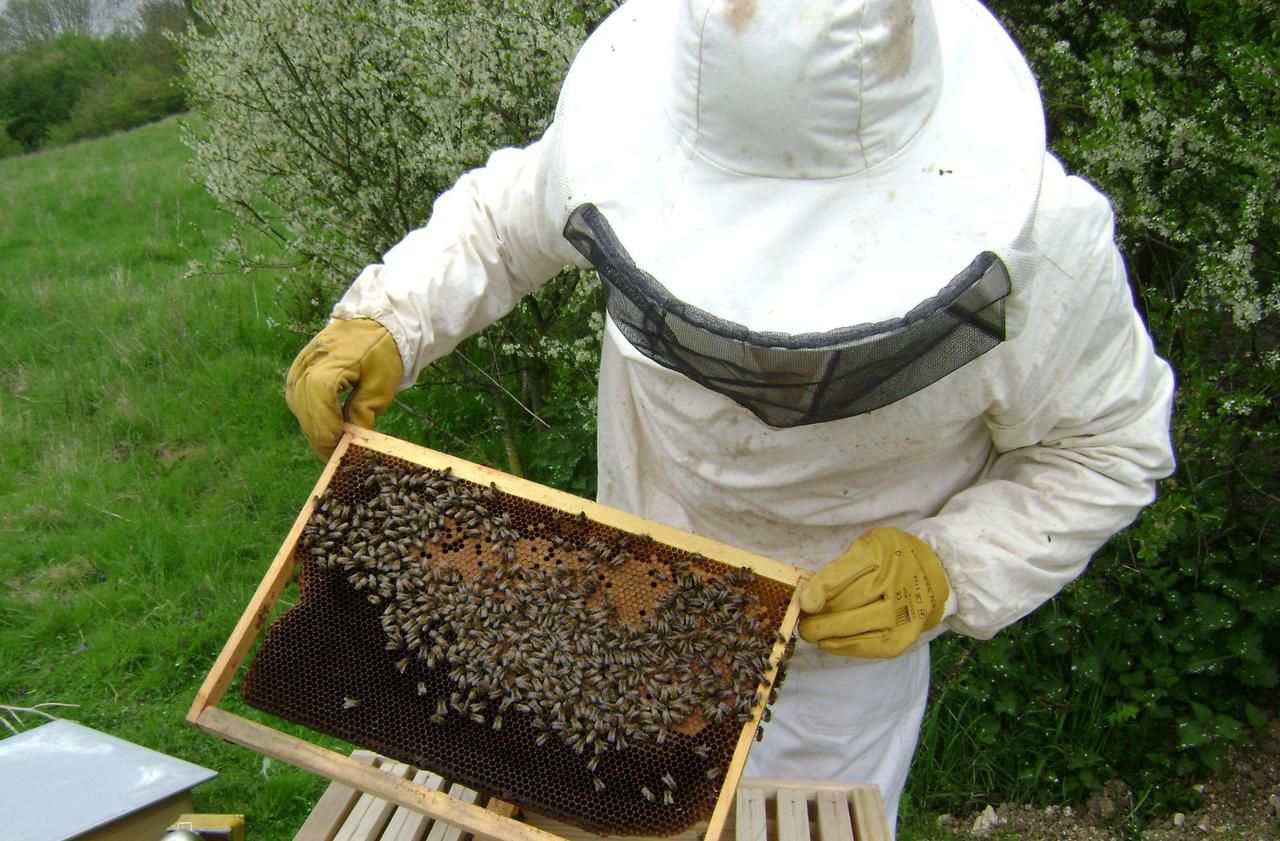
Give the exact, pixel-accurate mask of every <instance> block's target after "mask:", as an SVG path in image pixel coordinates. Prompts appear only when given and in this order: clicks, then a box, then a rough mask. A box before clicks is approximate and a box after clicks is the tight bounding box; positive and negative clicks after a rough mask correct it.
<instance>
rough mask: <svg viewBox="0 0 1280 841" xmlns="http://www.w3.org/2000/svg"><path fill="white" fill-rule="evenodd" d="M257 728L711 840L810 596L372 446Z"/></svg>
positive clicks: (593, 818)
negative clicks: (746, 732) (266, 726)
mask: <svg viewBox="0 0 1280 841" xmlns="http://www.w3.org/2000/svg"><path fill="white" fill-rule="evenodd" d="M294 560H295V562H296V563H297V566H298V569H299V579H298V584H299V597H298V601H297V603H296V604H295V605H294V606H293V607H291V608H290V609H289V610H287V611H286V612H285V613H284V614H282V615H281V616H280V618H279V619H277V620H276V621H275V622H274V623H273V624H272V625H271V626H270V627H269V628H268V629H267V631H266V634H265V635H264V637H263V639H262V642H261V644H260V646H259V648H258V650H257V652H256V653H255V655H254V657H253V660H252V662H251V664H250V667H249V669H248V671H247V672H246V674H245V676H244V680H243V682H242V685H241V693H242V695H243V697H244V698H245V700H246V701H247V702H248V703H249V704H250V705H251V706H254V707H256V708H258V709H261V710H264V711H266V712H270V713H272V714H275V715H278V716H280V717H282V718H285V719H288V720H290V721H294V722H298V723H301V724H304V725H306V726H308V727H311V728H313V729H315V730H318V731H320V732H323V733H327V734H330V735H333V736H337V737H339V738H342V739H345V740H347V741H350V742H353V743H355V744H358V745H361V746H364V747H367V748H369V749H372V750H375V751H377V752H379V753H382V754H383V755H385V756H388V757H391V758H393V759H396V760H399V761H402V762H406V763H409V764H411V765H414V766H417V767H421V768H428V769H431V770H433V771H436V772H437V773H440V774H441V775H443V776H445V777H447V778H449V779H452V780H456V781H458V782H461V783H463V784H465V785H467V786H470V787H472V788H475V789H477V790H480V791H483V792H485V793H487V794H489V795H492V796H496V797H499V798H502V799H504V800H508V801H510V802H513V803H516V804H518V805H520V806H524V807H527V808H529V809H531V810H533V811H536V812H539V813H542V814H545V815H549V816H551V817H555V818H559V819H561V820H564V821H566V822H568V823H571V824H574V825H576V826H580V827H583V828H585V829H588V830H591V831H594V832H600V833H602V834H615V835H640V834H644V835H668V834H674V833H677V832H680V831H682V830H684V829H686V828H688V827H689V826H691V825H693V824H695V823H697V822H699V821H701V820H705V819H707V818H708V817H709V816H710V814H711V811H712V808H713V806H714V805H715V802H716V800H717V798H718V796H719V793H720V786H721V785H722V784H723V778H724V772H725V769H726V768H727V766H728V765H729V763H730V761H731V759H732V756H733V752H734V750H735V748H736V746H737V742H738V739H739V736H740V735H741V733H742V731H743V728H744V727H745V726H747V725H748V724H749V722H750V721H751V720H752V719H753V716H754V715H755V712H756V710H757V709H758V708H759V706H760V705H761V704H763V703H764V702H765V701H766V700H767V698H766V697H765V693H766V692H767V686H766V687H763V688H762V680H763V678H764V676H765V674H766V673H767V672H768V670H769V669H770V668H771V667H772V666H773V665H774V664H773V662H772V661H771V658H772V657H773V654H774V651H775V647H776V645H777V643H778V642H779V628H780V627H781V625H782V620H783V616H784V614H785V612H786V609H787V605H788V603H789V600H790V598H791V596H792V593H793V588H792V587H790V586H788V585H787V584H784V583H781V582H778V581H775V580H773V579H771V578H767V577H764V576H760V575H757V574H756V573H754V572H753V571H751V570H750V569H746V568H742V567H737V566H733V565H729V564H725V563H722V562H720V561H717V560H714V559H710V558H706V557H703V556H702V555H699V554H696V553H692V552H688V551H685V550H683V549H679V548H676V547H673V546H670V545H667V544H664V543H662V542H661V541H658V540H655V539H653V538H652V537H649V536H648V535H644V534H632V533H628V532H625V531H622V530H620V529H617V528H615V527H613V526H610V525H606V524H603V523H599V522H596V521H594V520H592V519H591V518H590V517H588V516H587V515H586V514H585V513H584V512H566V511H563V510H560V509H557V508H554V507H552V506H549V505H546V504H544V503H541V502H537V501H534V500H530V499H527V498H525V497H522V496H519V495H517V494H515V493H511V492H508V491H504V490H503V489H502V488H501V487H500V486H498V485H481V484H478V483H476V482H472V481H469V480H466V479H462V478H460V477H458V476H456V475H454V474H453V473H452V472H451V471H450V470H448V469H444V470H437V469H434V468H429V467H425V466H422V465H419V464H415V463H412V462H409V461H406V460H404V459H400V458H397V457H394V456H390V455H387V454H384V453H380V452H377V451H375V450H371V449H366V448H363V447H360V446H356V445H352V446H350V447H348V448H347V450H346V452H345V454H344V455H343V457H342V460H341V462H340V463H339V464H338V466H337V469H336V471H335V472H334V474H333V476H332V479H331V481H330V482H329V483H328V485H327V487H326V488H325V490H324V492H323V493H322V494H321V495H320V496H318V497H317V498H316V499H315V500H314V506H313V510H312V513H311V516H310V519H309V520H308V521H307V523H306V524H305V526H304V528H303V529H302V534H301V537H300V539H299V540H298V542H297V544H296V546H295V548H294Z"/></svg>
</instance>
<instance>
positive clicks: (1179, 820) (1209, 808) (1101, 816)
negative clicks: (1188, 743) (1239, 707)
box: [937, 719, 1280, 841]
mask: <svg viewBox="0 0 1280 841" xmlns="http://www.w3.org/2000/svg"><path fill="white" fill-rule="evenodd" d="M1197 790H1198V791H1199V792H1200V804H1199V806H1197V807H1196V808H1195V809H1194V810H1191V811H1188V812H1186V813H1176V814H1171V815H1160V816H1158V817H1156V818H1153V819H1151V820H1148V821H1147V822H1146V825H1145V827H1143V828H1142V829H1141V830H1136V829H1135V828H1134V827H1133V826H1132V825H1131V824H1129V825H1127V819H1128V816H1129V813H1130V811H1131V808H1132V805H1133V804H1132V800H1133V796H1132V794H1131V793H1130V792H1129V791H1128V789H1127V788H1125V786H1124V785H1123V784H1122V783H1118V782H1116V783H1112V784H1109V785H1108V786H1105V787H1104V788H1103V790H1102V791H1100V792H1098V793H1097V794H1095V795H1094V797H1093V798H1092V799H1090V801H1089V802H1088V804H1086V806H1085V807H1084V808H1083V809H1071V808H1070V807H1060V806H1049V807H1047V808H1038V807H1032V806H1018V805H1010V804H1005V805H1000V806H995V807H993V808H990V809H985V810H982V811H977V812H973V813H970V814H964V815H942V816H939V817H938V819H937V825H938V839H939V840H940V839H944V838H946V839H970V838H984V839H988V840H989V841H1009V840H1010V839H1025V841H1134V839H1141V841H1192V840H1193V839H1195V841H1203V839H1218V838H1222V839H1239V841H1263V839H1276V838H1280V719H1276V720H1273V721H1272V722H1271V724H1270V726H1269V727H1268V730H1267V733H1266V735H1265V736H1264V738H1263V739H1261V740H1260V744H1258V746H1257V747H1255V748H1252V749H1250V750H1239V751H1233V752H1232V753H1231V754H1230V757H1229V761H1228V763H1227V767H1226V768H1225V769H1224V771H1223V772H1222V773H1220V774H1218V775H1216V776H1215V777H1213V778H1210V779H1207V780H1205V782H1204V783H1203V784H1200V785H1198V786H1197ZM983 812H986V817H985V818H984V817H983ZM993 812H994V816H995V821H994V822H992V820H991V814H992V813H993Z"/></svg>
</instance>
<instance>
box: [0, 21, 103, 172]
mask: <svg viewBox="0 0 1280 841" xmlns="http://www.w3.org/2000/svg"><path fill="white" fill-rule="evenodd" d="M127 53H128V41H127V39H124V38H122V37H119V36H114V37H110V38H95V37H92V36H89V35H79V34H66V35H61V36H59V37H57V38H56V39H54V40H52V41H49V42H41V43H38V44H34V45H32V46H29V47H26V48H24V49H22V50H18V51H16V52H12V53H8V54H5V55H3V56H0V118H2V119H4V120H5V121H6V122H7V126H6V132H7V133H8V135H9V137H10V138H12V139H13V140H14V141H17V142H18V143H19V144H20V145H21V146H22V147H23V148H24V149H26V150H28V151H29V150H31V149H35V148H37V147H39V146H40V145H41V144H42V143H43V142H44V141H45V139H46V138H47V137H48V136H49V132H50V131H51V130H52V128H53V126H55V125H57V124H58V123H61V122H64V121H66V120H67V119H68V118H69V117H70V116H71V110H72V109H73V108H74V107H75V104H76V102H77V101H78V100H79V99H80V97H81V95H82V94H83V93H84V91H85V90H87V89H88V88H89V87H91V86H92V85H93V84H94V81H95V80H96V79H99V78H101V77H103V76H107V75H110V74H112V73H114V72H116V71H117V70H118V69H119V68H120V67H121V66H123V64H124V63H125V61H126V59H127Z"/></svg>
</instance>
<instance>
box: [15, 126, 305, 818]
mask: <svg viewBox="0 0 1280 841" xmlns="http://www.w3.org/2000/svg"><path fill="white" fill-rule="evenodd" d="M226 235H227V223H226V222H225V221H224V220H223V219H222V218H221V217H220V216H219V215H218V214H217V213H216V212H215V210H214V206H213V202H212V200H211V199H210V198H209V197H208V196H207V195H206V194H205V192H204V191H203V189H202V188H201V187H199V186H197V185H195V184H193V183H191V181H190V179H189V178H188V176H187V173H186V170H185V150H184V149H183V147H182V145H181V142H180V140H179V128H178V124H177V122H176V121H175V120H168V121H166V122H162V123H159V124H155V125H151V126H148V127H145V128H142V129H138V130H136V131H132V132H129V133H127V134H121V135H116V136H113V137H109V138H105V139H102V140H97V141H92V142H87V143H82V144H78V145H74V146H70V147H65V148H61V149H57V150H52V151H48V152H43V153H39V154H35V155H30V156H25V157H21V158H13V159H7V160H4V161H0V663H3V668H0V704H3V705H7V706H12V707H32V706H34V705H36V704H40V703H46V702H60V703H65V704H75V705H77V706H75V707H74V708H60V709H51V711H52V712H56V713H57V714H59V715H61V716H63V717H65V718H71V719H74V720H77V721H80V722H82V723H84V724H86V725H88V726H91V727H95V728H97V729H99V730H103V731H105V732H108V733H111V734H113V735H116V736H119V737H121V738H124V739H128V740H130V741H133V742H136V743H138V744H141V745H145V746H147V747H150V748H153V749H156V750H159V751H163V752H166V753H169V754H172V755H174V756H178V757H181V758H183V759H187V760H189V761H192V762H196V763H199V764H201V765H205V766H207V767H209V768H212V769H213V770H215V771H217V772H218V777H217V778H216V779H215V780H214V781H211V782H209V783H206V784H204V785H202V786H200V787H199V788H198V789H197V790H196V792H195V796H196V806H197V808H199V809H201V810H205V811H214V812H243V813H245V815H246V817H247V822H248V825H249V827H250V832H251V834H252V836H253V837H254V839H256V840H257V841H269V839H277V838H279V839H284V838H290V837H292V835H293V832H294V830H296V828H297V826H298V824H300V823H301V821H302V819H303V818H304V816H305V814H306V812H307V810H308V809H309V808H310V806H311V805H312V804H313V803H314V800H315V798H316V797H317V796H319V793H320V792H321V790H322V789H323V781H322V780H320V779H319V778H317V777H314V776H312V775H310V774H307V773H305V772H302V771H298V770H295V769H292V768H289V767H287V766H284V765H282V764H280V763H266V764H264V762H263V760H262V758H261V757H260V756H258V755H257V754H254V753H253V752H251V751H248V750H246V749H243V748H239V747H233V746H231V745H228V744H225V743H223V742H222V741H220V740H219V739H216V738H214V737H212V736H209V735H206V734H203V733H201V732H199V731H197V730H196V729H194V728H193V727H191V726H190V725H189V724H187V723H186V721H185V715H186V712H187V709H188V707H189V706H190V704H191V701H192V699H193V697H194V695H195V692H196V689H197V687H198V686H199V685H200V683H201V681H202V680H203V678H204V676H205V674H207V672H208V671H209V668H210V667H211V665H212V663H213V660H214V658H215V657H216V655H217V652H218V651H219V650H220V648H221V646H222V644H223V643H224V642H225V640H226V639H227V637H228V635H229V634H230V632H231V629H232V628H233V626H234V625H235V622H236V620H237V619H238V617H239V614H240V612H241V610H243V608H244V605H245V604H246V603H247V601H248V599H249V596H250V594H251V593H252V592H253V589H254V588H255V587H256V585H257V582H258V581H259V580H260V579H261V577H262V575H263V572H264V571H265V569H266V566H267V564H268V563H269V562H270V560H271V558H272V557H273V555H274V554H275V552H276V549H277V548H278V547H279V545H280V542H281V540H282V539H283V537H284V535H285V534H286V532H287V531H288V528H289V526H290V524H291V522H292V520H293V518H294V516H295V515H296V513H297V511H298V509H299V508H300V507H301V505H302V503H303V501H304V500H305V499H306V495H307V493H308V492H309V491H310V489H311V487H312V485H313V484H314V482H315V480H316V478H317V477H318V475H319V472H320V463H319V462H318V461H317V460H316V459H315V457H314V456H313V455H312V454H311V452H310V450H309V449H308V448H307V446H306V444H305V442H304V441H303V440H302V438H301V437H300V435H299V434H298V432H297V427H296V424H295V423H294V420H293V418H292V416H291V415H290V414H289V412H288V410H287V408H286V407H285V404H284V401H283V399H282V396H281V386H282V383H283V378H284V372H285V370H286V369H287V367H288V364H289V362H290V360H291V359H292V356H293V354H294V353H295V352H296V350H297V348H298V346H299V344H300V342H301V340H300V339H299V338H298V337H297V336H293V335H290V334H288V333H287V332H284V331H281V330H273V329H271V328H270V327H269V326H268V320H267V319H268V317H269V316H270V315H271V313H270V312H269V311H268V309H266V306H267V302H268V301H269V300H270V299H271V297H272V296H271V292H272V289H273V288H274V280H273V279H272V278H270V277H267V276H261V275H249V276H245V275H208V274H203V275H195V276H192V277H186V276H185V275H186V274H187V271H188V264H189V262H190V261H191V260H193V259H194V260H208V259H209V258H210V257H211V255H212V252H213V249H214V248H215V246H216V245H217V244H218V243H219V242H221V241H222V239H223V238H224V237H225V236H226ZM21 721H22V724H24V725H25V726H34V725H36V724H38V723H39V722H40V721H41V719H39V718H38V717H36V716H33V715H30V714H26V715H23V716H21ZM4 732H5V731H3V730H0V735H3V734H4Z"/></svg>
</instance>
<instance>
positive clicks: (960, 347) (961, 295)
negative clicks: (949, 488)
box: [564, 204, 1010, 427]
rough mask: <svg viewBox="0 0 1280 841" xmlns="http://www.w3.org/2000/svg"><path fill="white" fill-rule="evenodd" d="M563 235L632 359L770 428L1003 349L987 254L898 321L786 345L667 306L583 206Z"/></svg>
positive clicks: (820, 418) (996, 284)
mask: <svg viewBox="0 0 1280 841" xmlns="http://www.w3.org/2000/svg"><path fill="white" fill-rule="evenodd" d="M564 235H565V237H566V238H567V239H568V240H569V242H570V243H571V244H572V245H573V246H574V248H576V249H577V250H578V251H579V252H580V253H581V254H582V255H583V256H584V257H586V258H587V259H588V260H590V261H591V264H592V265H593V266H595V268H596V271H598V272H599V273H600V278H601V280H602V281H603V282H604V286H605V305H606V307H607V309H608V311H609V315H610V316H611V317H612V318H613V321H614V323H615V324H616V325H617V326H618V329H619V330H621V331H622V334H623V335H624V336H625V337H626V338H627V340H628V341H630V342H631V343H632V344H633V345H635V347H636V348H637V349H638V350H639V351H640V352H641V353H643V354H644V355H645V356H647V357H649V358H650V359H652V360H653V361H655V362H657V363H658V364H660V365H662V366H663V367H665V368H669V369H671V370H673V371H678V372H679V373H681V374H684V375H685V376H687V377H689V378H690V379H692V380H694V381H695V382H697V383H699V384H701V385H703V386H705V387H706V388H709V389H711V390H713V391H716V392H718V393H720V394H723V395H724V396H726V397H728V398H730V399H731V400H734V401H735V402H737V403H739V404H741V405H742V406H744V407H745V408H747V409H749V410H750V411H751V412H753V413H754V414H755V415H756V416H757V417H759V418H760V420H762V421H764V422H765V423H766V424H768V425H769V426H773V427H792V426H803V425H805V424H812V423H822V422H824V421H831V420H839V419H841V418H849V417H853V416H855V415H860V414H862V413H864V412H870V411H872V410H874V409H878V408H880V407H882V406H887V405H889V404H890V403H893V402H895V401H897V400H901V399H902V398H904V397H906V396H908V395H910V394H913V393H915V392H917V391H919V390H920V389H922V388H924V387H925V386H927V385H930V384H931V383H934V382H936V381H937V380H939V379H941V378H942V377H945V376H946V375H947V374H950V373H951V372H952V371H955V370H956V369H957V368H960V367H961V366H963V365H965V364H967V363H969V362H971V361H973V360H974V359H976V358H977V357H979V356H981V355H982V354H984V353H986V352H987V351H988V350H991V348H993V347H995V346H996V345H998V344H999V343H1000V342H1002V341H1003V340H1004V338H1005V324H1004V298H1005V297H1006V296H1007V295H1008V294H1009V291H1010V281H1009V272H1008V269H1007V268H1006V267H1005V265H1004V263H1003V262H1002V261H1001V260H1000V259H999V258H998V257H997V256H996V255H995V254H993V253H992V252H989V251H984V252H983V253H981V254H979V255H978V257H977V258H976V259H974V261H973V262H972V263H970V264H969V266H968V267H967V268H965V269H964V271H962V272H960V273H959V274H958V275H956V276H955V277H954V278H953V279H952V280H951V282H950V283H948V284H947V285H946V286H945V287H944V288H943V289H942V290H941V291H940V292H938V294H937V295H935V296H933V297H932V298H929V299H927V300H925V301H923V302H921V303H920V304H919V305H917V306H916V307H915V308H914V309H912V310H911V311H910V312H908V313H907V314H906V315H904V316H902V317H901V318H895V319H890V320H888V321H881V322H878V323H875V324H859V325H855V326H852V327H842V328H839V329H836V330H831V331H828V332H824V333H800V334H792V333H771V332H757V331H753V330H749V329H747V328H746V327H744V326H743V325H741V324H736V323H734V322H731V321H725V320H724V319H721V318H717V317H716V316H714V315H712V314H710V313H708V312H706V311H705V310H701V309H698V308H697V307H694V306H691V305H689V304H687V303H685V302H683V301H681V300H679V299H678V298H676V297H675V296H673V295H672V294H671V293H670V292H669V291H668V290H667V289H666V288H665V287H664V286H662V284H660V283H658V281H657V280H655V279H654V278H653V277H652V276H650V275H648V274H646V273H645V272H644V271H643V270H641V269H640V268H638V267H637V266H636V264H635V263H634V262H633V261H632V259H631V257H630V255H628V254H627V252H626V251H625V250H624V249H623V247H622V245H621V244H620V243H619V242H618V239H617V237H616V236H615V235H614V233H613V229H612V228H611V227H610V226H609V223H608V221H607V220H606V219H605V218H604V215H603V214H602V213H601V212H600V210H599V208H597V207H596V206H595V205H591V204H584V205H582V206H580V207H578V208H577V209H576V210H574V212H573V213H572V214H571V215H570V216H569V221H568V222H567V223H566V225H565V230H564Z"/></svg>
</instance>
